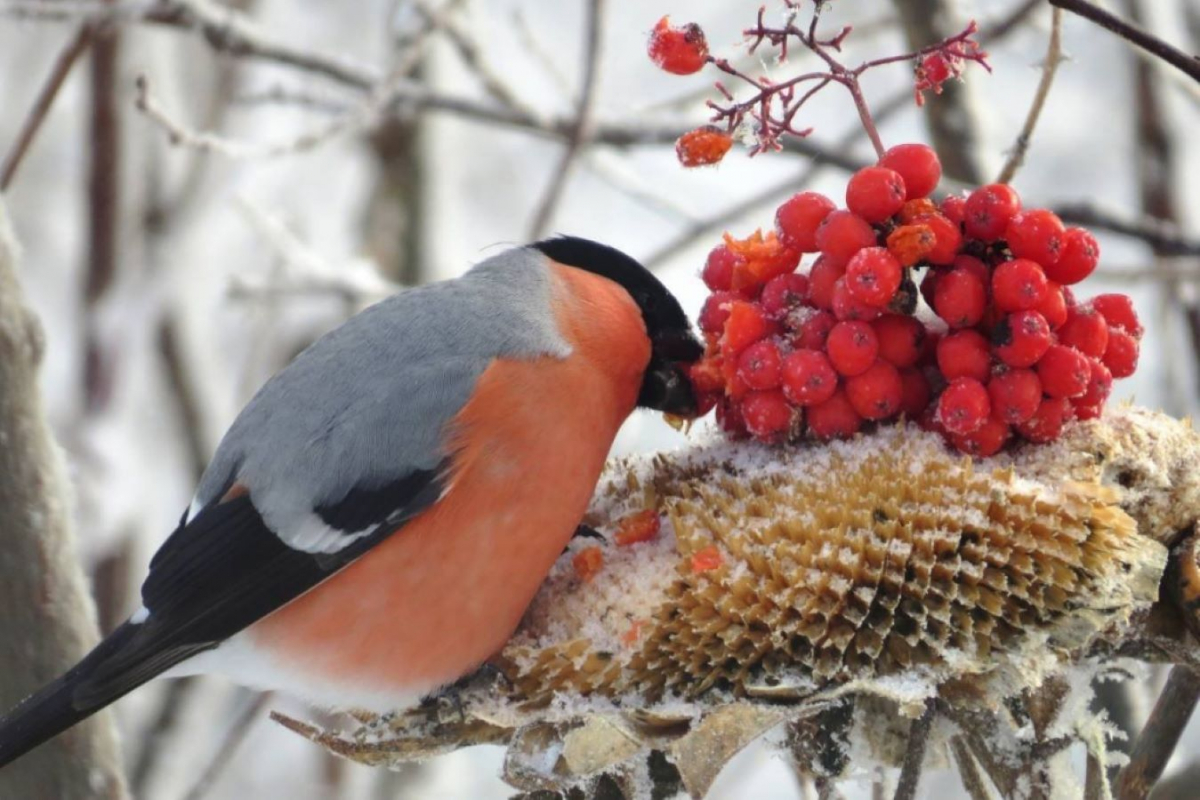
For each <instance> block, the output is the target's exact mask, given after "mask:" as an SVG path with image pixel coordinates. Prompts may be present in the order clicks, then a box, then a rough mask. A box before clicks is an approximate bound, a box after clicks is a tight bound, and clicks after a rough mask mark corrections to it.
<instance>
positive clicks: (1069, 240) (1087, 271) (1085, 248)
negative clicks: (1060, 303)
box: [1046, 228, 1100, 285]
mask: <svg viewBox="0 0 1200 800" xmlns="http://www.w3.org/2000/svg"><path fill="white" fill-rule="evenodd" d="M1099 263H1100V245H1099V244H1098V243H1097V242H1096V237H1094V236H1092V235H1091V234H1090V233H1088V232H1087V231H1086V230H1084V229H1083V228H1068V229H1067V232H1066V235H1065V236H1064V237H1063V246H1062V253H1061V254H1059V257H1058V261H1057V262H1056V263H1054V264H1050V265H1047V267H1046V277H1048V278H1049V279H1050V280H1052V281H1057V282H1058V283H1063V284H1067V285H1071V284H1075V283H1079V282H1080V281H1081V280H1083V279H1084V278H1086V277H1087V276H1088V275H1091V274H1092V273H1093V272H1094V271H1095V270H1096V265H1097V264H1099Z"/></svg>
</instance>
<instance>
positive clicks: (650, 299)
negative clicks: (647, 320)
mask: <svg viewBox="0 0 1200 800" xmlns="http://www.w3.org/2000/svg"><path fill="white" fill-rule="evenodd" d="M657 307H658V298H657V297H655V296H654V295H652V294H644V295H642V308H644V309H646V310H647V311H653V310H654V309H655V308H657Z"/></svg>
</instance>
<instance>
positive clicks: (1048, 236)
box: [1004, 208, 1067, 283]
mask: <svg viewBox="0 0 1200 800" xmlns="http://www.w3.org/2000/svg"><path fill="white" fill-rule="evenodd" d="M1066 234H1067V229H1066V228H1065V227H1063V224H1062V220H1061V219H1059V218H1058V215H1057V214H1055V213H1054V212H1053V211H1047V210H1046V209H1044V208H1034V209H1030V210H1027V211H1019V212H1017V213H1016V214H1015V215H1014V216H1013V218H1012V219H1010V220H1009V221H1008V226H1007V227H1006V228H1005V229H1004V240H1005V241H1006V242H1008V248H1009V249H1010V250H1012V253H1013V256H1014V257H1016V258H1028V259H1030V260H1031V261H1036V262H1037V263H1038V264H1041V265H1042V266H1043V267H1051V266H1053V265H1054V264H1056V263H1057V262H1058V258H1059V256H1060V255H1061V254H1062V250H1063V246H1064V244H1065V241H1064V240H1065V237H1066ZM1059 282H1060V283H1061V281H1059Z"/></svg>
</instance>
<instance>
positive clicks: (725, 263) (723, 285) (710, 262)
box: [700, 244, 737, 292]
mask: <svg viewBox="0 0 1200 800" xmlns="http://www.w3.org/2000/svg"><path fill="white" fill-rule="evenodd" d="M735 263H737V256H735V255H734V254H733V251H732V250H730V249H729V248H728V247H726V246H725V245H723V244H722V245H717V246H716V247H714V248H713V249H712V251H711V252H710V253H709V254H708V258H707V259H706V260H705V261H704V271H703V272H701V273H700V277H701V278H703V279H704V285H705V286H707V287H708V288H709V289H710V290H712V291H714V292H727V291H729V290H730V289H731V288H733V265H734V264H735Z"/></svg>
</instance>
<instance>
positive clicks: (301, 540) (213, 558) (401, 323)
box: [0, 237, 702, 766]
mask: <svg viewBox="0 0 1200 800" xmlns="http://www.w3.org/2000/svg"><path fill="white" fill-rule="evenodd" d="M701 352H702V346H701V344H700V343H699V342H698V341H697V339H696V338H695V336H694V334H693V333H692V331H691V327H690V325H689V323H688V319H687V317H686V316H685V314H684V313H683V310H682V309H681V308H680V305H679V303H678V301H677V300H676V299H675V298H674V297H673V296H672V295H671V293H670V292H668V291H667V289H666V288H665V287H664V286H663V285H662V283H661V282H659V280H658V279H657V278H655V277H654V275H652V274H651V273H650V272H649V271H648V270H647V269H646V268H645V267H643V266H642V265H641V264H639V263H638V262H637V261H635V260H634V259H632V258H630V257H629V256H627V255H625V254H623V253H621V252H619V251H617V250H614V249H612V248H610V247H607V246H604V245H601V244H598V243H596V242H592V241H588V240H586V239H579V238H573V237H559V238H554V239H549V240H545V241H541V242H537V243H535V244H532V245H529V246H526V247H520V248H516V249H512V250H508V251H506V252H504V253H501V254H499V255H496V256H494V257H492V258H489V259H487V260H486V261H483V262H482V263H480V264H478V265H477V266H475V267H474V268H473V269H471V270H470V271H468V272H467V273H466V274H465V275H463V276H462V277H460V278H457V279H455V280H449V281H444V282H441V283H435V284H430V285H428V286H423V287H420V288H415V289H411V290H408V291H404V292H401V293H399V294H397V295H395V296H392V297H390V298H388V299H386V300H383V301H382V302H380V303H377V304H376V305H374V306H371V307H370V308H368V309H366V310H365V311H363V312H362V313H360V314H358V315H356V316H354V317H353V318H351V319H350V320H349V321H347V322H346V323H345V324H343V325H342V326H340V327H339V328H337V329H335V330H333V331H331V332H330V333H328V334H326V335H325V336H323V337H321V338H320V339H318V340H317V341H316V342H315V343H314V344H312V345H311V346H310V347H309V348H307V349H306V350H304V351H303V352H302V353H301V354H300V355H299V356H297V357H296V359H295V360H294V361H292V362H291V363H290V364H289V365H288V366H287V367H285V368H284V369H283V370H282V371H280V372H279V373H278V374H276V375H275V376H274V377H273V378H271V379H270V380H269V381H268V382H267V383H266V384H265V385H264V386H263V387H262V389H260V390H259V392H258V393H257V394H256V395H255V397H254V398H253V399H252V400H251V401H250V403H249V404H248V405H247V406H246V408H245V409H244V410H243V411H242V412H241V414H239V415H238V417H237V419H236V420H235V421H234V423H233V425H232V427H230V429H229V431H228V432H227V433H226V434H225V437H224V438H223V439H222V441H221V443H220V445H219V447H218V448H217V451H216V454H215V455H214V457H213V460H212V463H211V464H210V465H209V466H208V469H207V470H206V471H205V472H204V475H203V477H202V478H201V479H200V484H199V487H198V489H197V491H196V494H195V498H194V500H193V501H192V503H191V506H190V507H189V508H188V510H187V512H186V513H185V514H184V515H183V518H182V519H181V520H180V522H179V526H178V527H177V528H176V529H175V531H174V532H173V533H172V534H171V535H170V536H169V537H168V538H167V540H166V541H165V542H164V543H163V545H162V547H161V548H160V549H159V550H158V552H157V553H156V554H155V555H154V557H153V559H152V560H151V562H150V570H149V574H148V576H147V577H146V580H145V583H143V584H142V592H141V594H142V607H141V608H140V609H139V610H138V611H137V612H135V613H134V614H133V615H132V616H131V617H130V618H129V619H128V620H127V621H126V622H124V623H123V624H122V625H121V626H120V627H118V628H117V629H116V630H115V631H113V632H112V634H111V635H109V636H108V637H107V638H105V639H104V640H103V641H102V642H100V644H99V645H97V646H96V648H95V649H94V650H92V651H91V652H90V653H89V654H88V655H87V656H86V657H84V659H83V660H82V661H80V662H79V663H78V664H77V665H76V666H75V667H73V668H72V669H71V670H69V671H68V672H67V673H66V674H64V675H62V676H61V677H59V678H58V679H56V680H55V681H53V682H52V683H50V684H49V685H47V686H45V687H44V688H42V689H41V690H40V691H38V692H37V693H36V694H34V695H32V696H31V697H29V698H28V699H26V700H25V701H23V702H22V703H21V704H19V705H18V706H17V707H16V708H14V709H12V710H11V711H10V712H9V713H8V714H7V715H6V716H4V717H3V718H0V766H3V765H4V764H6V763H8V762H10V761H12V760H13V759H15V758H17V757H19V756H21V755H22V754H23V753H25V752H27V751H28V750H30V749H32V748H34V747H36V746H37V745H39V744H41V743H42V742H44V741H46V740H47V739H49V738H51V737H53V736H55V735H57V734H58V733H60V732H62V731H63V730H65V729H67V728H69V727H71V726H72V725H74V724H75V723H77V722H79V721H80V720H82V719H84V718H86V717H88V716H90V715H91V714H93V713H95V712H96V711H98V710H99V709H101V708H104V707H105V706H107V705H108V704H109V703H112V702H113V701H114V700H116V699H117V698H119V697H121V696H123V695H125V694H126V693H128V692H130V691H132V690H133V689H135V688H137V687H138V686H140V685H141V684H143V683H145V682H146V681H149V680H151V679H152V678H155V677H158V676H168V677H173V676H181V675H190V674H197V673H218V674H225V675H228V676H229V677H231V678H233V679H234V680H236V681H238V682H239V683H243V684H246V685H249V686H255V687H258V688H263V689H277V690H283V691H286V692H291V693H293V694H296V695H298V696H301V697H304V698H306V699H308V700H310V701H312V702H314V703H316V704H319V705H325V706H331V707H341V708H362V709H368V710H375V711H387V710H394V709H399V708H403V707H406V706H411V705H413V704H415V703H416V702H419V701H420V700H421V699H423V698H425V697H427V696H429V695H430V694H432V693H434V692H436V691H438V690H439V689H440V688H441V687H445V686H447V685H449V684H452V683H454V682H455V681H456V680H458V679H459V678H461V677H463V676H464V675H466V674H469V673H470V672H471V671H473V670H474V669H476V668H477V667H479V666H480V665H481V664H482V663H483V662H485V661H486V660H487V659H488V658H489V657H490V656H492V655H493V654H495V653H496V652H497V651H498V650H500V648H501V647H502V646H503V645H504V643H505V641H506V640H507V639H508V637H509V636H510V635H511V634H512V632H513V630H514V629H515V628H516V626H517V623H518V622H519V620H520V618H521V615H522V614H523V612H524V611H525V609H526V607H527V606H528V604H529V602H530V601H531V600H532V598H533V595H534V593H535V592H536V591H537V589H538V586H539V584H540V583H541V582H542V580H543V579H544V577H545V576H546V574H547V573H548V572H549V570H550V567H551V566H552V564H553V563H554V561H555V559H556V558H557V557H558V555H559V554H560V553H561V552H562V550H563V548H564V546H565V545H566V543H567V542H568V541H569V539H570V538H571V536H572V534H573V533H574V531H575V530H576V526H577V525H578V523H579V522H580V520H581V518H582V516H583V514H584V512H585V510H586V507H587V505H588V502H589V499H590V497H591V494H592V492H593V490H594V489H595V485H596V482H597V480H598V479H599V475H600V471H601V468H602V467H603V464H604V460H605V457H606V455H607V453H608V451H609V448H610V447H611V445H612V442H613V439H614V437H615V436H616V433H617V429H618V428H619V427H620V426H621V423H622V422H623V421H624V420H625V418H626V417H628V416H629V414H630V413H631V412H632V411H633V410H634V408H635V407H639V406H640V407H643V408H650V409H658V410H661V411H667V412H672V413H675V414H679V415H684V416H686V415H691V414H693V413H694V412H695V410H696V408H695V406H696V400H695V397H694V395H693V393H692V389H691V384H690V383H689V381H688V379H687V374H686V367H687V365H688V364H690V363H691V362H694V361H695V360H696V359H697V358H699V356H700V355H701ZM31 635H33V634H31Z"/></svg>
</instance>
